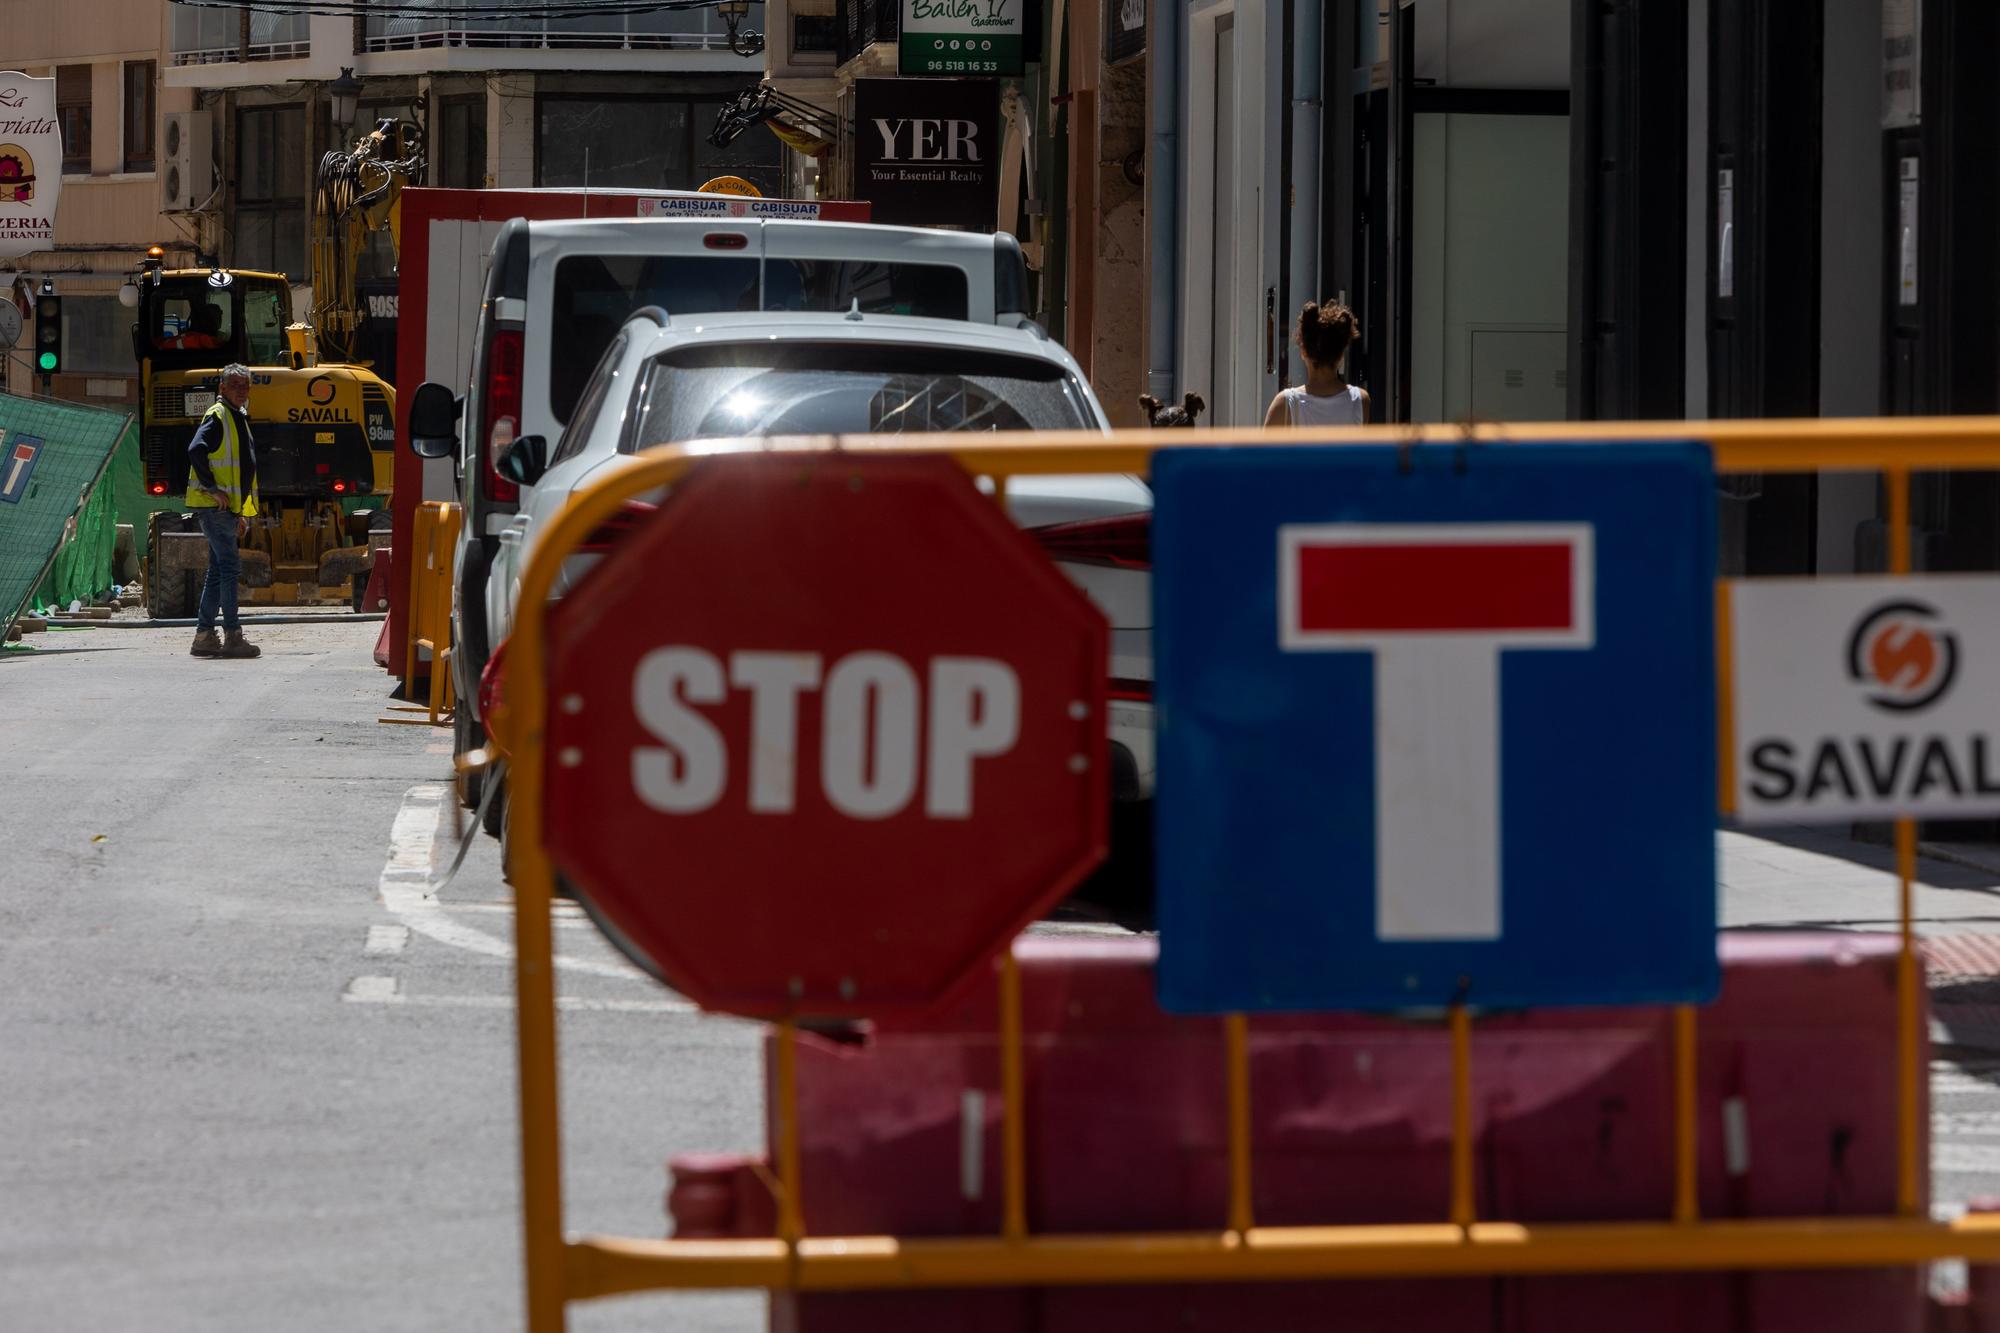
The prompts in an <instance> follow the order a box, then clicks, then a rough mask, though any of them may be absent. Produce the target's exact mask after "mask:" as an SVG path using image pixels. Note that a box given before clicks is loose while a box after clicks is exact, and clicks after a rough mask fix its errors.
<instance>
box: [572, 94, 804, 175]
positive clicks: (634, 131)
mask: <svg viewBox="0 0 2000 1333" xmlns="http://www.w3.org/2000/svg"><path fill="white" fill-rule="evenodd" d="M720 109H721V99H719V98H715V97H604V96H600V95H591V94H561V95H557V94H545V95H543V96H542V97H541V98H539V99H538V105H537V115H536V120H537V124H536V143H535V148H536V152H535V183H536V184H537V185H545V186H568V187H575V186H584V185H594V186H605V187H624V188H630V189H642V190H691V189H693V188H695V187H696V186H697V185H700V184H701V183H702V182H703V181H705V180H708V179H709V178H710V177H712V176H720V175H736V176H742V177H744V178H745V179H747V180H750V181H752V182H754V183H755V184H756V186H757V188H758V189H760V190H762V191H764V193H766V194H771V195H776V194H782V193H783V190H782V188H781V183H780V182H781V176H782V172H781V169H780V165H779V153H778V141H777V139H775V138H774V137H772V135H771V134H770V133H769V132H768V131H766V130H764V129H762V128H756V129H752V130H751V131H750V132H748V133H746V134H744V135H742V136H741V137H739V138H738V139H737V140H736V142H734V143H733V144H731V145H730V146H729V147H728V148H726V149H718V148H713V147H710V146H709V144H708V142H707V139H706V136H707V134H708V132H709V131H710V130H712V129H713V128H714V127H715V121H716V116H717V114H718V112H719V111H720Z"/></svg>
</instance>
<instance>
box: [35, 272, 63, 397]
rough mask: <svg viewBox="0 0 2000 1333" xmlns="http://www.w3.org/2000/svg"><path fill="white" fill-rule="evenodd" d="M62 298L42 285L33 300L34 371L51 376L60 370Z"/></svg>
mask: <svg viewBox="0 0 2000 1333" xmlns="http://www.w3.org/2000/svg"><path fill="white" fill-rule="evenodd" d="M62 344H63V336H62V298H61V297H60V296H57V295H56V294H55V293H54V292H52V291H50V290H48V288H47V286H46V285H44V286H43V289H42V292H41V294H40V295H39V296H37V297H36V298H35V369H36V370H38V371H40V372H41V373H42V374H44V375H53V374H55V373H56V372H57V371H59V370H61V369H62Z"/></svg>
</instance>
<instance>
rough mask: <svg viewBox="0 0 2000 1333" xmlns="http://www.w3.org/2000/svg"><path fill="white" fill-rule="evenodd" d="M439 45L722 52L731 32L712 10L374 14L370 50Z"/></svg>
mask: <svg viewBox="0 0 2000 1333" xmlns="http://www.w3.org/2000/svg"><path fill="white" fill-rule="evenodd" d="M763 8H764V7H763V6H762V5H761V4H756V5H752V6H751V7H750V16H749V18H748V19H746V20H745V22H744V27H745V28H748V29H753V30H756V31H762V29H763V12H762V11H763ZM439 47H474V48H491V49H502V50H508V49H511V50H537V51H550V50H571V51H573V50H598V51H716V50H727V49H728V48H729V33H728V29H727V28H726V27H724V26H723V22H722V20H721V19H720V18H719V17H717V15H716V13H715V11H714V10H713V9H709V8H702V9H687V10H664V11H655V12H653V13H647V14H627V15H622V16H621V15H616V14H608V15H595V16H585V17H579V18H573V19H549V18H520V19H495V18H480V19H473V20H466V19H463V18H447V17H443V16H440V17H438V18H417V17H397V18H391V17H386V16H381V17H377V16H371V17H370V18H369V19H368V23H367V28H366V30H365V32H364V35H363V38H362V49H363V50H364V51H370V52H374V51H423V50H432V49H436V48H439Z"/></svg>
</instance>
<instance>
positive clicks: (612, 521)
mask: <svg viewBox="0 0 2000 1333" xmlns="http://www.w3.org/2000/svg"><path fill="white" fill-rule="evenodd" d="M657 508H659V506H658V505H652V504H647V503H646V502H645V501H644V500H627V501H626V502H625V503H624V504H622V505H620V506H619V507H618V512H617V513H615V514H613V515H612V516H611V517H610V518H607V519H605V520H604V521H603V522H602V523H600V524H598V525H597V529H596V531H594V532H592V533H591V534H590V536H589V537H588V538H586V539H585V540H584V541H582V542H581V543H579V544H578V545H577V548H576V549H577V553H578V554H579V555H603V554H604V553H605V552H606V551H609V550H611V549H612V548H613V547H615V546H617V545H618V543H619V542H621V541H623V540H625V538H626V536H627V535H628V534H629V533H630V532H631V531H632V529H633V528H635V527H637V526H638V525H639V524H640V523H641V522H643V521H644V520H645V519H647V518H650V517H651V516H652V513H653V511H654V510H655V509H657Z"/></svg>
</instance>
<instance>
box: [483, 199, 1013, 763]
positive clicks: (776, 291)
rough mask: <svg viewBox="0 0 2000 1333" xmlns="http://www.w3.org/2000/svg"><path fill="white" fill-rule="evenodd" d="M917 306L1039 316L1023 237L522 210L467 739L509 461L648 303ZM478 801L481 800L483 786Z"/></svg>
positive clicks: (497, 370) (927, 310) (498, 398)
mask: <svg viewBox="0 0 2000 1333" xmlns="http://www.w3.org/2000/svg"><path fill="white" fill-rule="evenodd" d="M646 306H655V307H658V308H659V309H661V310H663V311H665V312H667V313H668V314H669V315H671V316H681V315H698V314H714V313H719V312H724V311H759V310H780V311H791V310H796V311H830V312H846V311H849V310H853V309H856V308H857V307H858V308H859V309H860V311H861V312H862V313H863V314H864V315H866V314H880V315H892V314H893V315H915V316H922V317H927V318H932V319H950V320H966V321H971V322H974V323H979V324H998V325H1001V326H1003V327H1009V328H1017V327H1022V326H1025V325H1027V324H1029V322H1030V321H1029V319H1028V271H1027V265H1026V263H1025V262H1024V261H1023V259H1022V256H1021V247H1020V244H1019V243H1018V242H1017V241H1016V240H1015V239H1014V238H1013V237H1012V236H1008V235H1005V234H1004V233H1003V234H1000V235H993V236H984V235H973V234H966V233H957V232H940V231H928V230H925V229H922V228H917V227H887V226H876V225H874V224H872V223H858V222H821V221H805V220H801V221H791V220H775V219H772V220H767V219H751V218H743V219H738V218H717V219H708V218H601V219H592V220H588V221H578V220H564V221H530V220H528V219H525V218H515V219H514V220H513V221H511V222H508V223H506V224H504V225H503V226H502V227H501V228H500V232H499V234H498V235H497V236H496V237H495V238H494V241H493V251H492V262H491V264H490V265H489V267H488V268H487V272H486V283H485V289H484V292H483V294H482V298H481V301H480V305H479V310H478V315H477V319H478V324H477V327H476V329H475V330H474V334H473V344H472V375H471V383H470V384H469V385H468V386H467V388H466V390H465V395H464V399H463V404H462V409H461V410H462V415H461V417H460V422H459V452H458V467H457V482H458V497H459V503H460V504H461V505H462V506H463V507H464V515H465V518H464V526H463V529H462V533H461V536H460V540H459V549H458V567H457V583H458V587H457V596H456V597H455V598H454V601H453V633H454V647H453V653H452V675H453V678H454V684H455V685H456V687H457V690H458V698H459V706H458V709H457V719H458V720H457V722H456V723H455V729H454V737H453V740H454V749H455V751H456V752H457V753H460V754H463V753H466V752H467V751H469V750H473V749H476V748H478V747H479V746H480V745H481V744H483V743H484V740H485V735H484V729H483V728H482V727H481V725H480V722H479V717H478V713H477V708H478V696H479V679H480V674H481V672H482V671H484V669H485V666H486V662H487V659H488V657H489V655H490V654H491V652H492V649H493V643H492V640H491V637H490V635H489V632H488V605H489V599H488V588H487V574H488V572H489V570H491V568H492V566H493V560H494V555H495V553H496V552H497V551H498V549H499V544H500V542H501V541H502V540H506V539H507V537H506V535H505V534H506V533H507V531H508V529H509V527H510V525H511V524H512V521H513V517H514V515H515V513H516V512H517V511H518V510H519V508H520V492H519V488H518V487H516V486H515V485H514V483H512V482H510V481H508V480H507V479H506V478H505V477H503V476H501V475H500V473H499V471H498V470H497V468H498V464H499V460H500V458H501V457H502V456H503V455H504V454H505V453H506V450H507V446H508V445H509V444H511V443H512V442H513V441H514V440H515V439H518V438H520V437H521V436H525V435H540V436H542V437H544V438H545V439H548V440H554V439H555V438H556V437H557V436H559V435H561V434H562V431H563V427H564V426H566V425H567V424H568V423H569V418H570V413H571V410H572V409H573V408H574V407H575V405H576V401H577V397H578V395H579V394H580V393H581V392H582V389H583V385H584V382H585V381H586V380H588V379H589V378H590V373H591V371H592V369H593V368H595V366H596V365H597V361H598V358H599V356H600V355H601V354H602V353H603V351H604V349H605V347H606V346H607V345H609V343H610V342H611V339H612V337H613V336H614V335H615V334H616V333H617V331H618V329H619V328H620V327H621V326H622V325H623V324H624V323H625V321H626V319H627V318H628V317H630V316H631V315H632V313H633V312H634V311H636V310H639V309H641V308H643V307H646ZM466 795H467V796H468V797H470V798H472V799H476V796H477V792H476V784H469V785H468V788H467V790H466Z"/></svg>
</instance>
